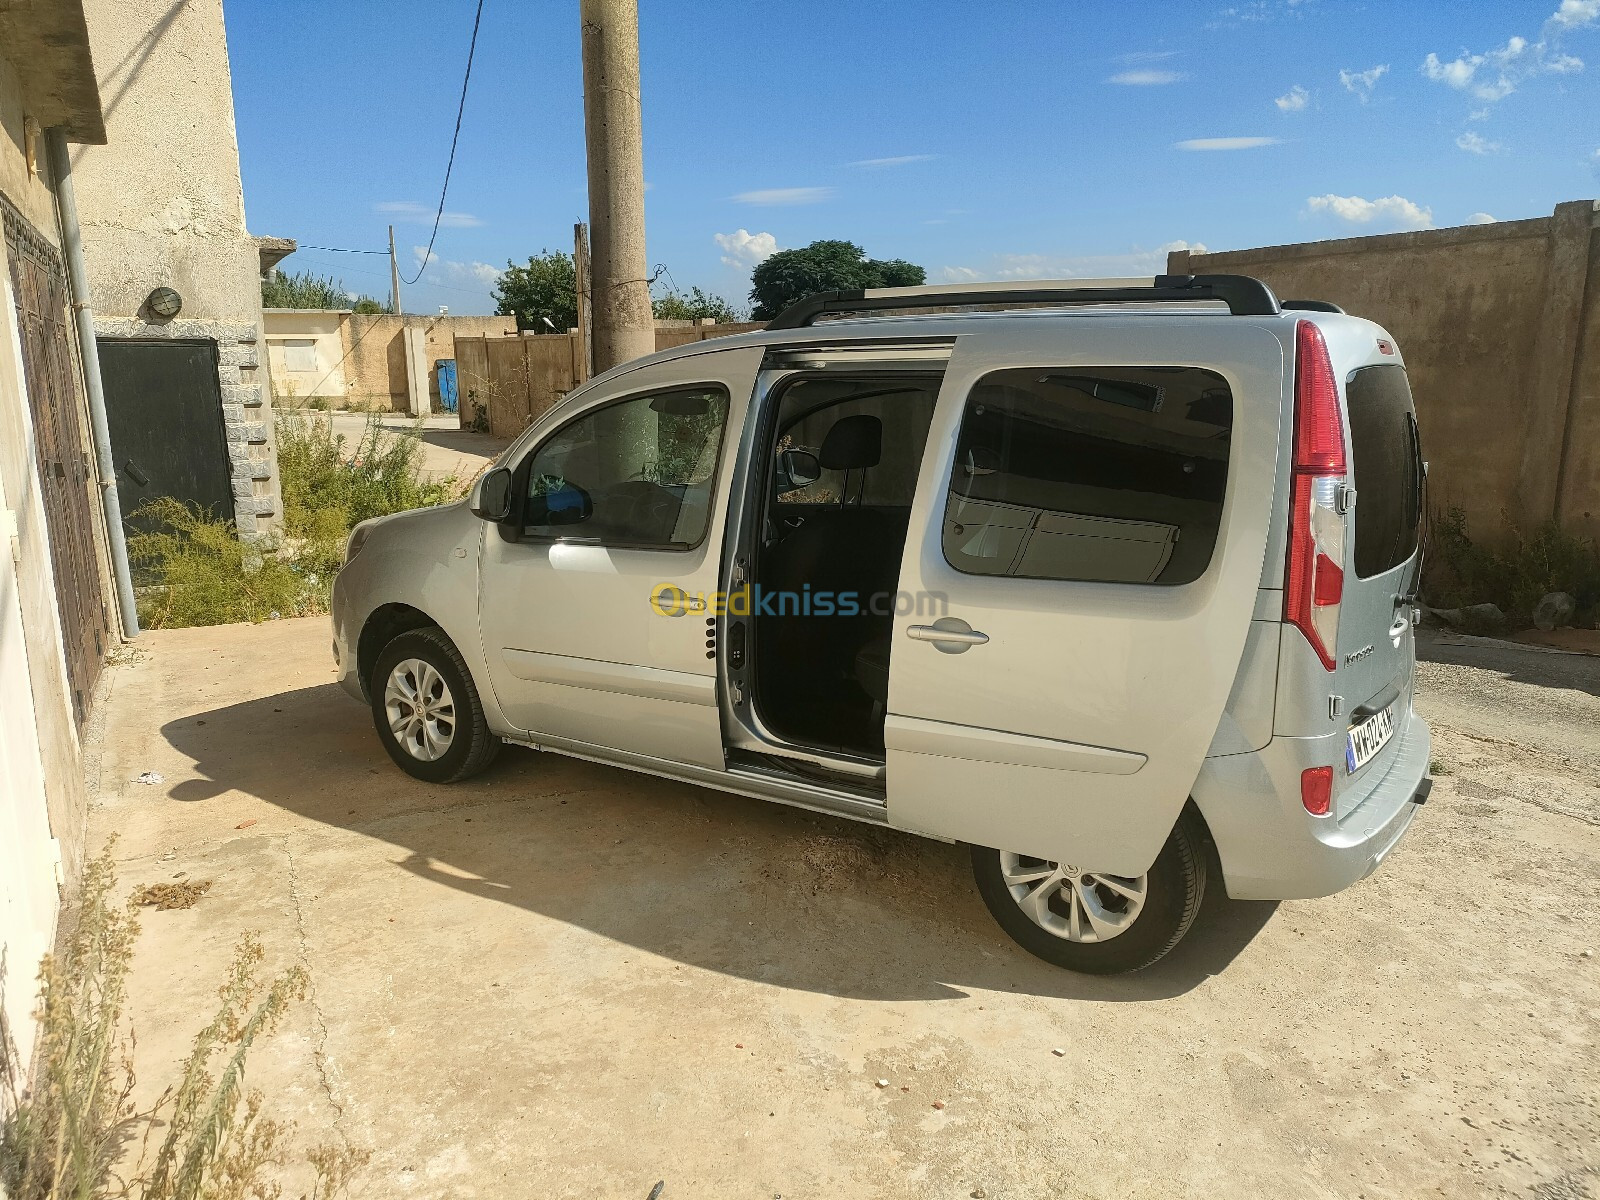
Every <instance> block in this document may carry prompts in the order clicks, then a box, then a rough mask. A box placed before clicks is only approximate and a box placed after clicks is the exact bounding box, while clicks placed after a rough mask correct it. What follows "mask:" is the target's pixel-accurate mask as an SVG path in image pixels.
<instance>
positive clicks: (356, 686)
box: [329, 571, 367, 704]
mask: <svg viewBox="0 0 1600 1200" xmlns="http://www.w3.org/2000/svg"><path fill="white" fill-rule="evenodd" d="M343 578H344V572H343V571H341V572H339V574H338V575H336V576H334V579H333V603H332V604H331V605H330V608H329V613H330V617H331V622H330V623H331V624H332V625H333V665H334V667H335V668H336V669H337V670H338V672H339V686H340V687H342V688H343V689H344V690H345V691H346V692H348V693H349V694H350V695H351V696H353V697H354V698H355V699H357V700H359V701H361V703H363V704H365V703H366V702H367V696H366V689H365V688H363V687H362V684H361V672H360V670H359V669H358V668H357V664H356V659H357V653H356V630H354V629H352V628H351V626H352V624H353V622H352V621H351V619H350V603H349V596H348V593H347V591H346V589H345V588H343V587H341V586H340V582H341V580H342V579H343Z"/></svg>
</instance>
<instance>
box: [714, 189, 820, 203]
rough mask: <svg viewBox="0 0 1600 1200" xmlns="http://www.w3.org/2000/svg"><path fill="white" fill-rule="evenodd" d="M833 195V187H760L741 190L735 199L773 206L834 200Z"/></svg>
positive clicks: (739, 201) (741, 201)
mask: <svg viewBox="0 0 1600 1200" xmlns="http://www.w3.org/2000/svg"><path fill="white" fill-rule="evenodd" d="M833 195H834V189H833V188H831V187H790V188H760V189H757V190H756V191H753V192H740V193H739V194H738V195H737V196H734V197H733V199H734V200H735V201H737V202H738V203H740V204H762V205H767V206H773V205H784V204H821V203H822V202H823V201H824V200H832V199H833Z"/></svg>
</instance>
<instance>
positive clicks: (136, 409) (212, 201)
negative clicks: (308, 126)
mask: <svg viewBox="0 0 1600 1200" xmlns="http://www.w3.org/2000/svg"><path fill="white" fill-rule="evenodd" d="M83 9H84V12H85V16H86V19H87V23H88V29H89V40H90V45H91V47H92V49H93V54H94V64H95V70H96V75H97V78H98V83H99V89H100V93H101V95H102V96H103V97H104V98H105V126H106V135H107V136H106V138H105V144H104V145H94V146H81V147H79V148H78V149H77V150H76V151H75V152H74V161H73V175H74V179H75V181H76V184H77V191H78V204H79V210H80V213H81V217H82V221H83V237H84V248H85V257H86V259H87V263H88V270H89V278H90V287H91V295H90V297H89V301H90V305H91V307H92V308H93V310H94V316H95V334H96V337H97V339H98V340H99V341H100V354H101V359H102V363H103V368H104V377H105V381H106V387H107V398H106V406H107V410H108V412H109V413H110V416H111V424H112V428H111V437H112V446H113V449H114V450H115V451H116V461H117V470H118V484H119V486H120V487H121V488H122V490H123V493H124V496H125V498H126V507H127V508H128V509H129V510H132V509H133V508H134V507H135V506H136V505H137V503H138V502H139V501H140V500H142V499H147V498H150V497H153V496H156V495H175V496H177V497H178V498H179V499H182V500H189V501H193V502H196V503H199V504H201V505H203V506H208V507H211V508H213V510H218V511H220V512H221V515H223V516H227V517H231V518H232V519H233V520H234V521H235V522H236V523H237V525H238V528H239V532H240V533H241V534H242V535H244V536H247V537H248V536H251V535H253V534H255V533H257V532H261V531H264V530H265V528H266V527H267V526H268V525H269V524H270V523H271V522H273V521H274V520H275V518H276V517H277V515H278V513H279V511H280V502H279V495H278V484H277V479H276V474H277V472H276V465H275V462H274V454H273V447H272V406H271V388H270V387H269V386H267V385H266V380H265V378H264V375H265V370H264V368H263V365H262V360H261V284H260V272H261V254H260V250H259V248H258V247H257V245H256V242H255V240H254V239H252V238H251V236H250V234H249V233H248V232H247V231H246V228H245V212H244V193H243V187H242V185H241V182H240V176H239V148H238V141H237V138H236V136H235V133H234V121H233V81H232V76H231V74H230V72H229V68H228V47H227V39H226V36H225V32H224V28H223V18H222V3H221V0H184V2H183V3H173V2H172V0H84V3H83ZM163 289H165V290H163ZM173 293H175V294H176V303H177V305H178V309H177V312H176V313H169V311H168V310H169V309H170V308H171V307H172V305H173V303H174V296H173ZM130 464H131V465H130ZM141 477H142V479H141Z"/></svg>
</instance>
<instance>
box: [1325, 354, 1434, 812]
mask: <svg viewBox="0 0 1600 1200" xmlns="http://www.w3.org/2000/svg"><path fill="white" fill-rule="evenodd" d="M1367 340H1368V343H1369V345H1370V344H1371V339H1367ZM1331 345H1332V348H1333V349H1334V350H1335V351H1336V352H1337V350H1338V349H1339V342H1338V341H1333V342H1332V343H1331ZM1391 345H1392V344H1391ZM1390 355H1392V349H1391V351H1390ZM1337 361H1338V359H1337V358H1336V359H1335V362H1337ZM1345 399H1346V414H1347V424H1348V428H1349V431H1350V484H1351V486H1352V487H1353V488H1354V489H1355V494H1356V498H1355V503H1354V504H1353V505H1352V506H1351V510H1350V513H1349V515H1348V517H1347V518H1346V520H1347V532H1346V538H1347V542H1346V544H1347V545H1348V546H1350V547H1351V550H1350V552H1349V554H1348V556H1347V560H1346V563H1345V576H1344V595H1343V598H1342V603H1341V611H1340V614H1339V638H1338V648H1339V653H1338V667H1337V675H1336V681H1335V683H1334V684H1333V689H1332V690H1333V691H1334V692H1335V693H1336V694H1338V695H1340V696H1343V697H1344V698H1345V703H1346V706H1347V710H1348V713H1349V718H1348V724H1349V725H1350V726H1351V727H1352V728H1356V729H1360V727H1362V726H1363V725H1365V724H1366V723H1367V722H1368V721H1369V720H1371V722H1372V724H1371V726H1370V727H1368V728H1366V729H1365V730H1363V731H1362V732H1358V733H1357V735H1356V736H1355V737H1354V738H1353V739H1351V742H1350V744H1349V745H1348V746H1347V748H1346V761H1345V775H1344V778H1345V779H1347V780H1348V782H1347V783H1345V784H1344V785H1343V786H1342V788H1341V796H1342V797H1343V800H1341V801H1339V802H1337V804H1338V810H1339V811H1340V812H1343V811H1345V810H1347V809H1348V808H1349V807H1350V803H1349V802H1351V801H1354V800H1356V799H1358V798H1359V797H1360V796H1363V795H1365V793H1366V791H1367V789H1366V788H1364V787H1362V786H1360V780H1361V778H1362V777H1371V778H1381V777H1382V775H1383V774H1384V769H1385V764H1386V762H1387V760H1388V758H1389V757H1391V756H1392V755H1393V754H1394V753H1395V752H1396V751H1397V748H1398V746H1399V743H1400V735H1401V734H1402V733H1403V732H1404V724H1405V722H1406V720H1407V719H1408V717H1409V713H1410V700H1411V682H1412V676H1413V673H1414V671H1415V666H1416V646H1415V643H1414V641H1413V638H1412V626H1411V609H1412V604H1413V600H1414V597H1415V590H1416V584H1417V578H1416V577H1417V573H1418V571H1419V570H1420V568H1421V559H1420V556H1419V553H1418V531H1419V527H1420V524H1421V519H1422V454H1421V447H1420V445H1419V442H1418V438H1417V418H1416V412H1415V409H1414V408H1413V406H1412V400H1411V387H1410V384H1409V383H1408V382H1407V380H1406V371H1405V367H1404V366H1402V365H1401V364H1400V363H1399V362H1398V361H1396V358H1395V357H1392V356H1385V357H1384V358H1382V359H1379V360H1378V361H1375V362H1369V363H1368V364H1367V365H1364V366H1360V367H1357V368H1355V369H1354V370H1351V371H1348V372H1347V373H1346V375H1345ZM1380 739H1382V744H1381V745H1380V744H1379V743H1380Z"/></svg>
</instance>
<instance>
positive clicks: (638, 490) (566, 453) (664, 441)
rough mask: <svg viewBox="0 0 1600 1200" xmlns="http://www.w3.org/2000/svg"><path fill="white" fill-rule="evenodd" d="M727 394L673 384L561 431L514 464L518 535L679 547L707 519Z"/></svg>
mask: <svg viewBox="0 0 1600 1200" xmlns="http://www.w3.org/2000/svg"><path fill="white" fill-rule="evenodd" d="M727 418H728V393H727V392H726V391H725V390H724V389H722V388H720V387H714V386H706V387H693V388H678V389H674V390H672V391H663V392H655V393H650V394H647V395H641V396H633V397H630V398H629V399H626V400H619V401H617V402H616V403H615V404H608V405H605V406H604V407H601V408H597V409H594V410H593V411H591V412H588V413H585V414H584V415H583V416H581V417H579V418H577V419H576V420H574V421H572V422H570V423H569V424H567V425H564V426H562V427H561V428H560V429H558V430H557V431H556V432H555V433H553V434H551V435H550V436H549V437H548V438H547V439H546V440H545V441H544V442H543V443H542V444H541V445H540V446H539V448H538V449H537V450H535V451H534V452H533V454H532V455H530V456H529V458H528V459H526V460H524V464H523V468H522V470H521V472H519V474H520V477H521V480H522V484H521V486H522V489H523V505H522V522H521V523H522V530H523V535H524V536H525V537H533V538H552V539H556V540H560V541H580V542H596V543H599V544H602V545H609V546H619V547H626V548H635V549H659V550H688V549H692V548H693V547H694V546H697V545H698V544H699V543H700V542H701V540H702V539H704V537H705V535H706V530H707V529H708V528H709V527H710V523H711V500H712V493H713V491H714V490H715V484H716V475H717V456H718V454H719V453H720V452H721V447H722V433H723V428H724V426H725V425H726V423H727Z"/></svg>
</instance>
